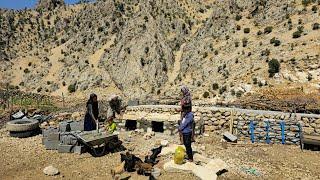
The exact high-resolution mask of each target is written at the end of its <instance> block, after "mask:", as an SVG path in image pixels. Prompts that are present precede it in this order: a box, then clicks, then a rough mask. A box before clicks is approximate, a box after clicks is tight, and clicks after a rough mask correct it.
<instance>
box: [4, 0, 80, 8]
mask: <svg viewBox="0 0 320 180" xmlns="http://www.w3.org/2000/svg"><path fill="white" fill-rule="evenodd" d="M37 1H38V0H0V8H7V9H24V8H25V7H27V8H33V7H34V6H35V5H36V3H37ZM78 1H79V0H64V2H66V3H68V4H74V3H76V2H78Z"/></svg>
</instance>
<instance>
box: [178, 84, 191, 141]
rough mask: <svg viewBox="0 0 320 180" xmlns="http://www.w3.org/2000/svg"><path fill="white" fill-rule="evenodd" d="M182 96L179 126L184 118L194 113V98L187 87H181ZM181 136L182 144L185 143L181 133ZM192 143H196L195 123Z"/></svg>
mask: <svg viewBox="0 0 320 180" xmlns="http://www.w3.org/2000/svg"><path fill="white" fill-rule="evenodd" d="M181 96H182V99H181V100H180V105H181V109H180V113H181V116H180V121H179V122H178V124H179V125H180V123H181V121H182V120H183V118H184V117H185V116H186V115H187V114H188V113H189V112H191V111H192V98H191V93H190V90H189V88H188V87H187V86H182V87H181ZM179 135H180V143H181V144H182V143H183V138H182V134H181V133H179ZM192 142H194V123H193V125H192Z"/></svg>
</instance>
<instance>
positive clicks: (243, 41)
mask: <svg viewBox="0 0 320 180" xmlns="http://www.w3.org/2000/svg"><path fill="white" fill-rule="evenodd" d="M247 45H248V39H247V38H243V39H242V47H247Z"/></svg>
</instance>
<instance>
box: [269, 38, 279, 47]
mask: <svg viewBox="0 0 320 180" xmlns="http://www.w3.org/2000/svg"><path fill="white" fill-rule="evenodd" d="M270 44H273V45H274V46H280V44H281V41H280V40H278V39H276V38H275V37H274V38H272V39H271V40H270Z"/></svg>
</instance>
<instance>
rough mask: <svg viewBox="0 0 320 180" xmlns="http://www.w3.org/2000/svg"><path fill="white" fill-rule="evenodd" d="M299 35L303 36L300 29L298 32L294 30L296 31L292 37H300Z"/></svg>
mask: <svg viewBox="0 0 320 180" xmlns="http://www.w3.org/2000/svg"><path fill="white" fill-rule="evenodd" d="M299 37H301V32H300V31H296V32H294V33H293V34H292V38H294V39H297V38H299Z"/></svg>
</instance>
